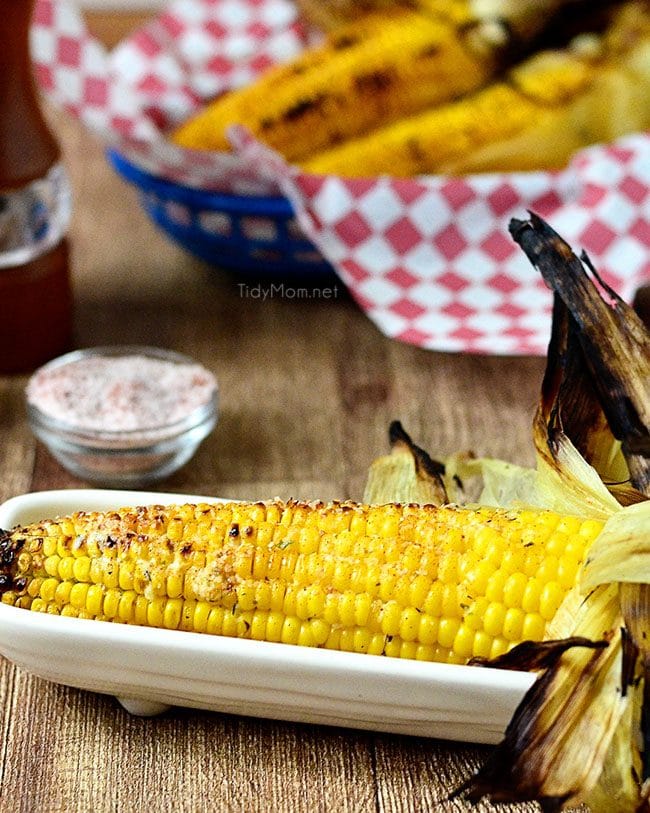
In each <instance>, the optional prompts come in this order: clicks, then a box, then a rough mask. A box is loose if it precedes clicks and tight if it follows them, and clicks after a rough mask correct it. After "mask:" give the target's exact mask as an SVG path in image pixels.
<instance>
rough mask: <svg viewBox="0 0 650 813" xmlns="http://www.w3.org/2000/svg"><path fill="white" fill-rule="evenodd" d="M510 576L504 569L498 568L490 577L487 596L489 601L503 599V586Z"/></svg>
mask: <svg viewBox="0 0 650 813" xmlns="http://www.w3.org/2000/svg"><path fill="white" fill-rule="evenodd" d="M507 578H508V576H507V574H506V573H505V572H504V571H503V570H496V571H495V572H494V573H493V574H492V575H491V576H490V578H489V579H488V583H487V587H486V588H485V597H486V598H487V599H488V601H503V588H504V585H505V583H506V579H507Z"/></svg>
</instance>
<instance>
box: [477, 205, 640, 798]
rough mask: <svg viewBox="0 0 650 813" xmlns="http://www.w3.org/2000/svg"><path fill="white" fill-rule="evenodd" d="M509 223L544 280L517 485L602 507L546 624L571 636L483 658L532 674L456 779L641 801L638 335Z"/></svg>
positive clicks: (560, 244)
mask: <svg viewBox="0 0 650 813" xmlns="http://www.w3.org/2000/svg"><path fill="white" fill-rule="evenodd" d="M510 231H511V233H512V235H513V237H514V238H515V240H516V241H517V242H518V243H519V244H520V246H521V247H522V248H523V249H524V251H525V253H526V254H527V255H528V257H529V259H530V260H531V262H532V263H533V264H534V266H535V267H536V268H537V270H539V271H540V272H541V274H542V276H543V277H544V279H545V280H546V282H547V284H548V285H549V286H550V287H551V288H552V289H553V291H554V293H555V306H554V311H553V335H552V339H551V344H550V347H549V363H548V366H547V371H546V375H545V379H544V385H543V388H542V399H541V403H540V407H539V409H538V413H537V416H536V419H535V426H534V430H535V444H536V449H537V454H538V469H537V472H536V475H537V477H536V479H535V480H534V481H533V480H530V481H529V483H528V485H529V486H530V485H531V483H532V484H533V490H534V491H535V492H536V493H537V495H539V494H541V493H542V492H543V493H545V494H546V495H547V499H546V502H547V504H549V505H554V504H556V500H558V499H559V500H560V501H561V502H562V504H563V505H567V502H566V495H567V494H568V495H569V500H568V504H569V505H570V504H573V503H574V500H576V499H577V500H578V501H579V503H580V504H582V505H585V506H586V505H589V511H590V512H592V513H593V512H595V513H596V515H598V516H601V517H602V518H606V517H607V520H606V523H605V526H604V529H603V531H602V532H601V534H599V536H598V538H597V540H596V541H595V542H594V544H593V545H591V547H590V549H589V551H588V553H587V556H586V558H585V561H584V564H583V565H582V566H581V569H580V571H579V574H578V579H577V583H576V589H575V590H573V591H571V592H570V593H569V594H568V596H567V597H566V599H565V600H564V602H563V604H562V607H561V608H560V609H559V611H558V613H557V614H556V615H555V617H554V618H553V620H552V621H551V622H550V623H549V625H548V628H547V636H548V638H551V639H552V638H566V637H567V636H571V638H570V639H568V640H566V641H558V642H556V643H557V646H556V645H555V644H552V643H551V642H548V643H547V644H545V645H544V646H545V647H550V649H549V650H547V651H546V653H545V655H544V660H545V662H544V663H543V664H540V663H538V664H537V665H535V664H534V663H533V662H532V661H533V660H534V658H535V656H539V655H540V652H539V650H538V651H537V652H536V651H535V650H536V647H535V645H531V646H530V647H528V648H527V650H526V651H524V650H518V649H517V648H514V649H512V650H510V652H509V653H508V654H507V659H508V661H507V662H506V663H504V661H503V659H497V661H492V662H491V663H490V666H492V667H497V666H500V665H504V666H505V667H506V668H512V664H516V666H517V667H518V668H524V669H525V668H532V669H536V670H541V672H542V674H541V675H540V677H539V678H538V680H537V682H536V683H535V684H534V686H533V687H532V688H531V689H530V690H529V692H528V693H527V695H526V696H525V697H524V699H523V701H522V703H521V704H520V706H519V708H518V709H517V711H516V712H515V715H514V717H513V719H512V720H511V722H510V724H509V726H508V728H507V731H506V735H505V738H504V740H503V742H502V743H501V744H500V745H499V747H498V748H497V749H495V750H494V751H493V752H492V753H491V755H490V757H489V758H488V760H487V762H486V763H485V764H484V765H483V766H482V768H481V769H480V771H479V772H478V774H477V775H476V776H475V777H473V778H472V779H471V780H470V781H469V782H468V783H466V785H465V787H464V789H463V790H464V792H467V793H468V795H469V798H470V799H472V800H477V799H478V798H480V797H481V796H489V797H490V798H492V799H494V800H496V801H500V802H506V801H510V802H514V801H527V800H536V801H539V802H540V803H541V805H542V807H543V809H544V810H545V811H549V812H551V811H552V812H553V813H554V812H555V811H560V810H564V809H568V808H573V807H574V806H575V805H577V804H579V803H586V804H587V805H588V806H589V808H590V810H591V811H592V813H612V811H616V813H642V812H643V811H645V812H646V813H647V811H648V810H650V802H649V798H650V759H649V757H648V754H649V753H650V691H649V688H648V687H649V686H650V643H649V642H650V587H649V585H650V477H649V473H650V457H649V456H648V450H649V448H650V447H649V445H648V438H649V437H650V414H649V413H648V398H649V397H650V390H649V389H648V387H649V385H650V378H649V376H648V372H649V369H648V359H649V358H650V353H649V350H650V334H649V333H648V331H647V329H646V328H645V327H644V325H643V323H642V322H641V320H640V319H638V317H637V316H636V315H635V314H634V312H633V311H632V309H631V308H630V307H629V306H628V305H626V303H625V302H623V301H622V300H621V299H620V298H619V297H617V296H616V294H615V293H614V292H613V291H611V290H610V289H609V288H608V287H607V286H606V285H605V284H604V283H603V282H602V280H601V279H600V278H599V276H598V274H597V272H596V271H595V270H594V269H593V268H592V267H591V264H590V263H589V261H588V258H587V257H586V256H585V255H583V256H582V257H581V258H578V257H577V256H576V255H574V254H573V252H572V251H571V249H570V247H569V246H568V245H567V244H566V243H565V242H564V241H563V240H562V239H561V238H560V237H559V236H558V235H557V234H556V233H555V232H554V231H553V230H552V229H551V228H550V227H549V226H548V224H546V223H544V222H543V221H542V220H541V219H540V218H539V217H535V216H531V218H530V220H529V221H525V222H521V221H516V220H515V221H512V222H511V225H510ZM583 455H584V457H583ZM599 474H600V475H601V477H602V478H603V479H604V480H606V482H603V480H601V479H600V477H599V476H598V475H599ZM515 479H517V477H515ZM519 479H520V483H521V482H523V480H522V479H521V478H519ZM610 480H611V481H610ZM520 493H521V492H520ZM555 495H558V496H555ZM585 639H586V640H588V641H590V642H591V644H590V645H589V646H585V644H584V641H585ZM576 642H577V646H576V645H575V644H576ZM549 653H550V656H549V657H546V655H549ZM531 654H532V655H533V658H532V659H531V660H530V661H528V656H529V655H531ZM527 661H528V662H527Z"/></svg>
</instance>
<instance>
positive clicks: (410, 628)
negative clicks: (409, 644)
mask: <svg viewBox="0 0 650 813" xmlns="http://www.w3.org/2000/svg"><path fill="white" fill-rule="evenodd" d="M419 628H420V613H419V612H418V611H417V610H416V609H415V608H414V607H406V608H404V609H403V610H402V613H401V616H400V620H399V636H400V638H401V639H402V640H403V641H414V640H415V639H416V638H417V635H418V630H419Z"/></svg>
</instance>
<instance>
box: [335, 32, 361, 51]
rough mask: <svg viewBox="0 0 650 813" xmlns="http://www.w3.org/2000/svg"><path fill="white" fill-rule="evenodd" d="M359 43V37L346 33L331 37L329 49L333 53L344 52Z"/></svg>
mask: <svg viewBox="0 0 650 813" xmlns="http://www.w3.org/2000/svg"><path fill="white" fill-rule="evenodd" d="M358 42H359V37H358V36H357V35H355V34H352V33H348V32H346V33H345V34H339V35H338V36H336V35H335V36H333V37H332V39H331V47H332V49H333V50H334V51H345V49H346V48H352V46H353V45H356V44H357V43H358Z"/></svg>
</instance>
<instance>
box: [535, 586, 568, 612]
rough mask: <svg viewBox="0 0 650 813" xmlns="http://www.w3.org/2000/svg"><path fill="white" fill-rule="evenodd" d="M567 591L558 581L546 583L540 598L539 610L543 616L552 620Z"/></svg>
mask: <svg viewBox="0 0 650 813" xmlns="http://www.w3.org/2000/svg"><path fill="white" fill-rule="evenodd" d="M564 594H565V591H564V590H563V589H562V588H561V587H560V585H559V584H558V583H557V582H556V581H552V582H549V583H548V584H546V585H544V587H543V589H542V594H541V596H540V598H539V612H540V615H541V616H542V618H544V619H546V621H550V620H551V619H552V618H553V616H554V615H555V613H556V612H557V611H558V608H559V606H560V604H561V603H562V600H563V598H564Z"/></svg>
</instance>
